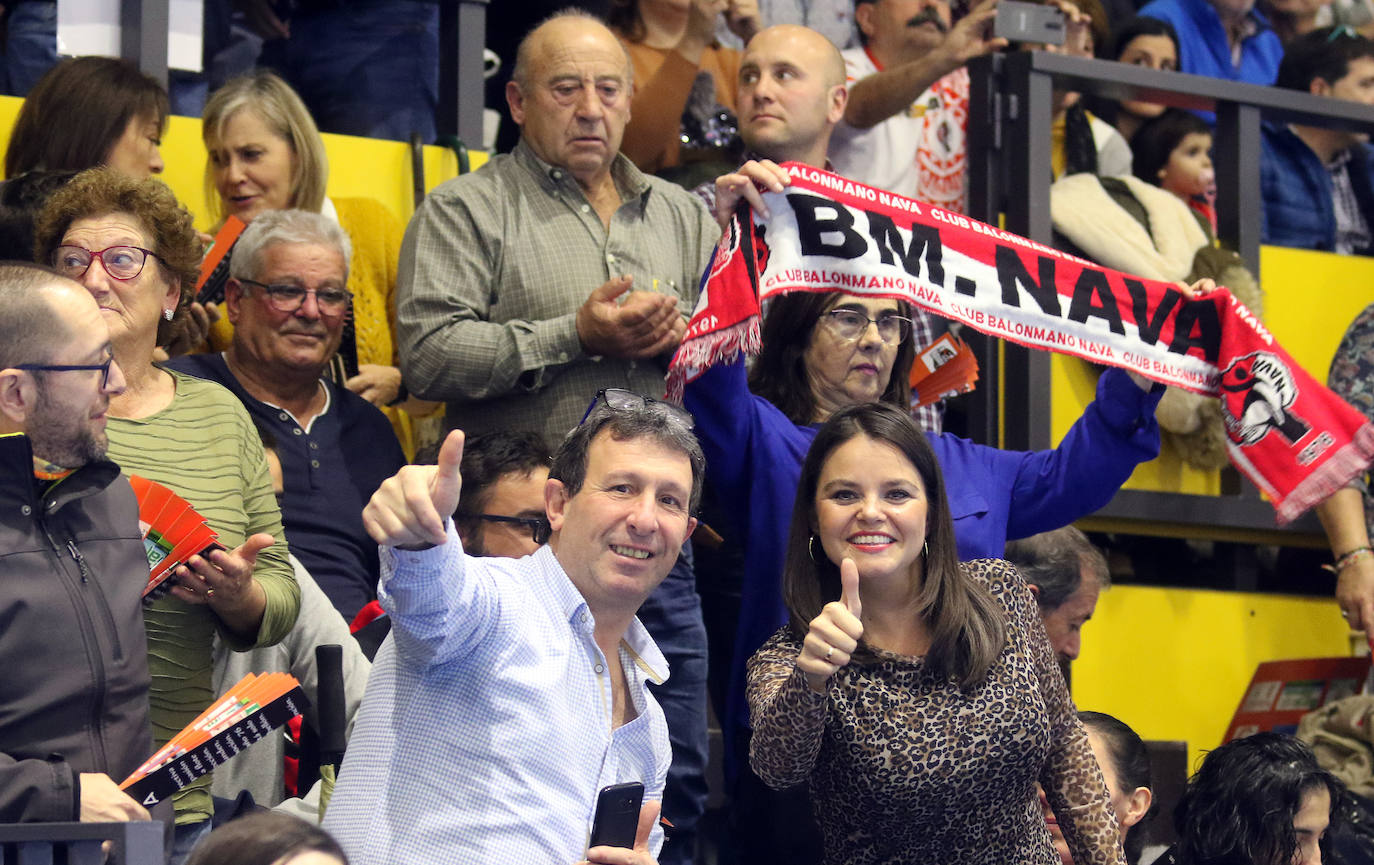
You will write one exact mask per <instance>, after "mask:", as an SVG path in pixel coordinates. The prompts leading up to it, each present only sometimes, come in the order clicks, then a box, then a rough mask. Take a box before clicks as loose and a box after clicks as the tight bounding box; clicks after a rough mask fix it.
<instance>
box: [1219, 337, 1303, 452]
mask: <svg viewBox="0 0 1374 865" xmlns="http://www.w3.org/2000/svg"><path fill="white" fill-rule="evenodd" d="M1221 390H1222V396H1221V408H1222V412H1223V414H1224V415H1225V417H1226V433H1227V435H1229V436H1230V437H1231V440H1232V441H1234V442H1236V443H1237V444H1240V445H1253V444H1255V443H1257V442H1259V441H1261V440H1262V439H1263V438H1264V437H1265V436H1266V435H1268V434H1269V431H1270V430H1277V431H1278V433H1279V435H1281V436H1283V437H1284V438H1286V439H1288V441H1289V442H1290V443H1297V442H1298V441H1299V440H1300V439H1302V438H1303V437H1304V436H1306V435H1307V434H1308V433H1309V432H1311V430H1312V427H1311V426H1310V425H1309V424H1308V423H1307V422H1306V421H1304V420H1303V419H1302V418H1300V417H1298V416H1297V415H1294V414H1289V411H1288V410H1289V408H1291V407H1292V405H1293V401H1294V400H1295V399H1297V397H1298V388H1297V385H1296V384H1295V383H1294V382H1293V375H1292V373H1290V372H1289V371H1288V367H1287V366H1285V365H1284V363H1283V362H1282V361H1281V360H1279V358H1278V356H1277V355H1274V354H1270V353H1269V352H1267V351H1253V352H1250V353H1249V354H1247V355H1242V356H1241V357H1238V358H1236V359H1235V360H1234V361H1232V363H1231V365H1230V366H1228V367H1227V368H1226V371H1225V372H1223V373H1222V374H1221Z"/></svg>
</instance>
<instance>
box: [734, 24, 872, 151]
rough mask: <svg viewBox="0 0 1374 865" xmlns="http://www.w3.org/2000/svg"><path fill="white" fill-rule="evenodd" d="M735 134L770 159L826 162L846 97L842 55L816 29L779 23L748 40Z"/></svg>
mask: <svg viewBox="0 0 1374 865" xmlns="http://www.w3.org/2000/svg"><path fill="white" fill-rule="evenodd" d="M739 74H740V89H739V119H740V133H741V135H742V136H743V138H744V142H745V144H746V145H748V147H749V148H750V149H751V150H754V151H756V152H758V153H759V154H761V155H763V156H765V157H767V158H769V159H772V160H773V161H775V162H782V161H785V160H793V161H796V162H805V163H807V164H810V165H815V166H818V167H821V166H824V164H825V151H826V148H827V147H828V146H829V144H830V133H831V131H832V130H833V129H834V128H835V124H836V123H839V121H840V118H841V117H843V116H844V106H845V103H846V101H847V100H848V98H849V94H848V91H847V90H846V89H845V67H844V58H843V57H841V56H840V52H839V50H838V49H837V48H836V47H835V46H834V45H833V44H832V43H831V42H830V40H829V39H826V38H825V37H824V36H822V35H821V34H820V33H817V32H816V31H815V30H812V29H810V28H808V27H799V26H796V25H791V24H783V25H779V26H776V27H769V28H767V29H766V30H761V31H759V33H758V34H757V35H756V36H754V38H753V39H751V40H749V44H748V46H746V47H745V50H744V56H743V57H742V58H741V60H740V70H739Z"/></svg>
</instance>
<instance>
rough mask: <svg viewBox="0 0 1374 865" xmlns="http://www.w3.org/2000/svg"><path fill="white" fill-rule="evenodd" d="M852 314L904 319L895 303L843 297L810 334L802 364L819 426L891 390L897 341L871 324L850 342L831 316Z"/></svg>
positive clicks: (815, 420) (837, 300)
mask: <svg viewBox="0 0 1374 865" xmlns="http://www.w3.org/2000/svg"><path fill="white" fill-rule="evenodd" d="M837 309H849V310H854V311H855V312H858V313H861V314H863V315H866V316H868V317H869V318H871V319H874V320H877V319H878V318H879V317H881V316H883V315H901V314H902V313H901V311H900V309H899V308H898V306H897V302H896V301H894V300H884V299H881V298H863V297H851V296H849V295H844V294H842V295H839V296H838V298H837V299H836V301H835V304H834V305H833V306H831V307H830V308H829V309H827V310H826V313H827V314H823V315H822V316H821V318H820V321H818V322H816V326H815V328H814V329H813V330H812V331H811V343H810V344H809V345H808V346H807V347H806V353H805V354H804V355H803V359H804V361H805V363H806V375H807V379H808V381H809V382H810V384H811V393H812V395H813V396H814V397H815V401H816V414H817V416H816V417H813V418H812V421H813V422H816V423H820V422H822V421H824V420H826V419H827V418H829V417H830V415H832V414H834V413H835V412H837V411H839V410H840V409H842V408H844V407H845V406H851V405H859V404H861V403H866V402H877V401H878V400H879V398H881V397H882V395H883V393H884V392H885V391H886V390H887V383H888V380H889V379H891V377H892V364H893V361H894V360H896V358H897V347H898V346H899V345H900V343H898V342H890V343H889V342H883V340H882V339H881V338H880V337H879V336H878V329H877V328H876V327H874V326H873V325H867V326H866V327H865V328H864V330H863V333H861V334H860V335H859V337H858V338H857V339H845V338H843V337H841V336H840V335H838V334H837V333H836V332H835V327H834V325H833V323H832V320H831V317H830V316H829V315H828V313H830V312H833V311H835V310H837Z"/></svg>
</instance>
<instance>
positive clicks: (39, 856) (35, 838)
mask: <svg viewBox="0 0 1374 865" xmlns="http://www.w3.org/2000/svg"><path fill="white" fill-rule="evenodd" d="M106 841H109V842H110V843H111V847H112V850H111V852H112V854H113V857H114V858H113V859H112V861H114V862H118V863H119V865H162V863H164V862H165V861H166V855H165V854H164V852H163V848H162V843H163V829H162V823H161V821H158V820H152V821H147V820H144V821H140V822H137V823H8V824H0V863H3V865H57V863H63V862H65V863H67V865H102V863H103V862H104V861H105V857H104V853H103V852H102V850H101V846H102V845H103V844H104V843H105V842H106Z"/></svg>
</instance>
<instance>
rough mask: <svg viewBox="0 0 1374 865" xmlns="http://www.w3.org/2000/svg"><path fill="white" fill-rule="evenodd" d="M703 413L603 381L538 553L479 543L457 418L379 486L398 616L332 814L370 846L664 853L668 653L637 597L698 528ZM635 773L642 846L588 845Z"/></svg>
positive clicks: (518, 854)
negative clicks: (660, 824) (470, 548)
mask: <svg viewBox="0 0 1374 865" xmlns="http://www.w3.org/2000/svg"><path fill="white" fill-rule="evenodd" d="M690 424H691V421H690V418H688V417H687V416H686V414H685V413H683V412H681V410H679V409H676V408H675V407H671V406H666V405H664V404H663V403H657V402H653V401H650V400H645V399H643V398H640V397H637V396H636V395H634V394H628V393H626V392H624V391H619V392H617V391H612V392H610V393H609V394H607V393H606V392H605V391H603V392H602V393H600V394H598V396H597V400H596V401H595V402H594V404H593V407H592V409H591V410H590V412H589V414H588V416H587V418H586V420H584V421H583V423H582V424H581V425H580V426H579V427H578V428H577V429H575V430H574V431H573V432H571V433H569V435H568V437H567V438H566V439H565V440H564V442H563V444H562V445H561V446H560V447H559V449H558V452H557V454H555V456H554V462H553V466H552V468H551V470H550V473H549V474H550V478H549V481H548V484H547V486H546V487H545V493H544V503H545V508H546V511H547V515H548V520H549V525H550V527H551V528H552V535H551V537H550V538H549V542H548V545H547V546H545V547H542V548H540V549H539V550H538V551H537V552H536V553H535V554H534V555H532V556H528V557H526V558H522V559H493V558H482V559H479V558H473V557H470V556H468V555H467V554H465V553H464V552H463V549H462V545H461V541H460V540H459V538H458V535H457V533H456V531H455V530H454V528H453V525H452V522H451V520H450V518H449V517H448V515H449V514H452V513H453V510H454V507H455V506H456V505H457V502H458V497H459V490H460V488H461V483H462V480H461V476H460V473H459V464H460V461H461V458H462V450H463V447H462V446H463V434H462V433H461V432H458V431H454V432H453V433H451V434H450V435H449V437H448V439H447V440H446V441H445V442H444V445H443V447H442V449H441V450H440V453H439V464H438V465H437V466H407V467H406V468H404V469H402V470H401V471H400V472H399V473H398V474H397V475H395V476H394V477H392V478H391V479H389V480H387V481H386V482H385V483H384V484H383V485H382V487H381V489H379V490H378V491H377V493H376V495H374V496H373V497H372V501H371V502H370V503H369V504H368V506H367V508H366V509H365V510H364V512H363V522H364V525H365V526H366V527H367V529H368V532H369V533H370V534H371V535H372V537H373V538H374V539H375V540H376V541H377V542H378V543H379V544H381V545H382V547H383V549H382V553H381V555H382V581H381V587H380V591H379V593H378V594H379V598H380V600H381V603H382V606H383V607H384V608H385V609H386V610H387V612H388V613H389V614H390V615H391V618H392V622H393V624H392V632H391V636H390V637H389V638H388V639H387V641H386V642H385V643H384V644H383V645H382V648H381V651H380V652H379V653H378V655H377V659H376V662H375V664H374V666H373V673H372V678H371V680H370V681H369V682H368V689H367V694H366V696H365V697H364V698H363V705H362V708H361V709H360V711H359V717H358V721H357V726H356V728H355V730H354V734H353V738H352V739H351V740H350V742H349V748H348V755H347V757H346V758H345V760H344V765H343V769H342V772H341V774H340V778H339V784H338V787H337V789H336V791H335V794H334V798H333V801H332V802H331V803H330V805H329V809H328V812H327V816H326V819H325V828H327V829H328V830H329V831H330V832H332V833H334V835H335V836H336V837H337V838H338V839H339V841H340V842H341V843H342V844H343V846H344V849H345V850H346V851H347V852H348V855H349V858H350V860H351V861H353V862H354V863H355V865H394V863H400V862H404V863H408V865H423V863H431V862H432V863H440V862H444V863H447V862H476V861H483V860H484V859H489V858H491V857H492V854H498V858H500V859H501V860H507V859H509V860H511V861H514V862H517V863H535V862H537V863H541V865H543V863H573V862H577V861H580V860H583V859H587V860H589V861H591V862H612V861H614V862H635V863H652V862H653V861H654V860H653V858H652V857H653V855H655V854H656V853H657V851H658V849H659V847H660V845H661V843H662V832H661V831H660V830H659V829H658V828H657V826H656V825H655V824H656V822H657V816H658V811H659V800H660V798H661V796H662V791H663V783H664V778H665V776H666V774H667V770H668V763H669V760H670V757H671V750H670V747H669V744H668V731H667V726H666V724H665V723H664V719H663V712H662V710H660V709H659V707H658V704H657V703H656V702H655V701H654V698H653V697H652V696H651V695H650V693H649V691H648V689H647V687H646V685H647V684H648V683H649V682H657V681H661V680H662V679H664V678H666V676H667V669H666V667H667V665H666V663H665V662H664V660H663V656H662V655H661V654H660V653H659V651H658V649H657V647H656V646H655V645H654V642H653V640H652V639H650V637H649V635H648V633H647V632H646V631H645V630H644V629H643V627H642V626H641V625H640V624H639V622H638V620H637V619H636V618H635V611H636V610H637V609H638V608H639V605H640V604H641V603H642V602H643V601H644V599H645V598H647V597H648V596H649V594H650V593H651V592H652V591H653V590H654V588H655V587H657V586H658V584H659V583H660V582H661V581H662V580H663V578H664V577H665V576H666V575H667V573H668V571H669V569H670V568H671V567H672V565H673V563H674V562H675V561H676V559H677V555H678V552H679V550H680V549H681V548H682V544H683V542H684V541H685V540H686V538H687V536H688V535H690V534H691V532H692V530H693V529H694V528H695V527H696V519H695V518H693V517H692V516H691V514H692V513H693V512H694V511H695V509H696V505H697V500H698V498H699V496H700V485H701V476H702V471H703V469H704V465H705V460H704V459H703V457H702V455H701V449H700V447H699V446H698V445H697V442H696V439H695V438H694V437H693V435H692V433H691V428H690ZM627 781H640V782H643V784H644V786H645V807H644V809H643V811H642V812H641V820H640V827H639V829H640V831H639V837H638V839H637V840H636V844H635V849H634V851H626V850H613V849H612V848H604V847H598V848H593V849H591V850H588V849H587V843H588V840H589V835H590V828H591V823H592V817H593V812H594V809H595V803H596V799H597V793H598V791H600V790H601V789H602V788H604V787H606V786H609V785H612V784H617V783H623V782H627ZM668 817H669V819H671V815H668ZM627 854H629V855H628V858H626V857H627ZM606 857H612V858H606ZM617 857H618V858H617Z"/></svg>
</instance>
